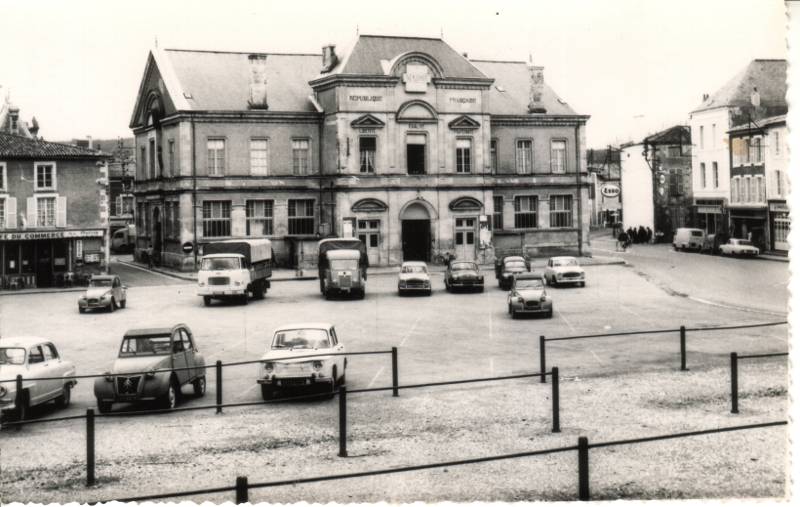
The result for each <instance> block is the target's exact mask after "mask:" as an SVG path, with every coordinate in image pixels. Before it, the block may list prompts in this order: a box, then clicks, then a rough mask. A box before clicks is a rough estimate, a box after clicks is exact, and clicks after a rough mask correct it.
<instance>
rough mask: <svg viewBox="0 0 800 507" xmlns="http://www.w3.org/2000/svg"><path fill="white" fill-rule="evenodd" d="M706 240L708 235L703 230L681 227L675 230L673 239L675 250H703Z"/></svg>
mask: <svg viewBox="0 0 800 507" xmlns="http://www.w3.org/2000/svg"><path fill="white" fill-rule="evenodd" d="M705 240H706V233H705V231H703V230H702V229H690V228H687V227H681V228H679V229H676V230H675V235H674V236H673V237H672V247H673V248H674V249H675V250H687V249H690V250H697V251H698V252H699V251H700V250H702V248H703V244H704V243H705Z"/></svg>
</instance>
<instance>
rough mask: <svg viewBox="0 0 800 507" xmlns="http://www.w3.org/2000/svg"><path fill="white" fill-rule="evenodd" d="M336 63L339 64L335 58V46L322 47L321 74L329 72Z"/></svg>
mask: <svg viewBox="0 0 800 507" xmlns="http://www.w3.org/2000/svg"><path fill="white" fill-rule="evenodd" d="M337 63H339V57H338V56H336V46H335V45H333V44H328V45H327V46H322V70H321V71H320V72H322V73H323V74H324V73H326V72H330V71H331V70H333V68H334V67H336V64H337Z"/></svg>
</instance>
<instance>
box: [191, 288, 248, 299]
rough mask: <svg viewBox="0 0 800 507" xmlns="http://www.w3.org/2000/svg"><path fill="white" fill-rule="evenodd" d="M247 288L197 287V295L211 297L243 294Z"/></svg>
mask: <svg viewBox="0 0 800 507" xmlns="http://www.w3.org/2000/svg"><path fill="white" fill-rule="evenodd" d="M246 290H247V289H246V288H244V287H220V288H212V287H201V288H199V289H197V295H198V296H211V297H225V296H243V295H244V294H245V291H246Z"/></svg>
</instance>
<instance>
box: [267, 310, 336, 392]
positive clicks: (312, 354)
mask: <svg viewBox="0 0 800 507" xmlns="http://www.w3.org/2000/svg"><path fill="white" fill-rule="evenodd" d="M344 352H345V348H344V345H343V344H342V343H340V342H339V338H338V337H337V336H336V329H334V326H333V324H329V323H325V322H322V323H302V324H289V325H286V326H281V327H279V328H278V329H276V330H275V334H274V335H273V337H272V341H271V343H270V344H269V345H268V346H267V351H266V353H264V355H263V356H262V357H261V359H262V361H263V362H262V363H261V364H260V365H259V371H258V378H257V379H256V382H257V383H258V384H260V385H261V396H262V397H263V398H264V400H269V399H272V398H273V397H274V396H275V395H276V393H278V392H280V391H288V390H291V389H300V388H308V389H314V388H317V389H318V388H320V387H322V388H323V389H324V391H325V392H326V393H328V394H329V395H331V396H332V395H333V394H334V393H335V392H336V388H337V387H338V386H340V385H343V384H344V383H345V368H347V358H346V357H345V356H344V355H335V356H332V355H330V354H343V353H344ZM295 358H296V359H295Z"/></svg>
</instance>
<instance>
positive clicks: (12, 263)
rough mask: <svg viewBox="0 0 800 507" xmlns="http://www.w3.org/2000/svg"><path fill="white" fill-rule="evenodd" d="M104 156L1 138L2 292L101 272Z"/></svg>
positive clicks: (71, 280) (104, 219)
mask: <svg viewBox="0 0 800 507" xmlns="http://www.w3.org/2000/svg"><path fill="white" fill-rule="evenodd" d="M105 159H106V157H105V155H103V154H102V153H100V152H97V151H95V150H89V149H86V148H81V147H77V146H71V145H66V144H59V143H51V142H47V141H42V140H38V139H32V138H28V137H24V136H20V135H15V134H8V133H3V132H0V266H2V267H1V268H0V290H10V289H22V288H32V287H52V286H59V285H65V284H69V283H75V282H77V281H79V280H81V279H85V277H87V276H89V275H91V274H92V273H98V272H101V271H104V270H105V266H106V261H107V257H106V250H105V245H106V244H107V239H108V233H107V230H108V229H107V227H108V216H107V200H108V199H107V197H106V194H105V192H106V187H105V177H106V174H105V167H106V166H105Z"/></svg>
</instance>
